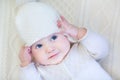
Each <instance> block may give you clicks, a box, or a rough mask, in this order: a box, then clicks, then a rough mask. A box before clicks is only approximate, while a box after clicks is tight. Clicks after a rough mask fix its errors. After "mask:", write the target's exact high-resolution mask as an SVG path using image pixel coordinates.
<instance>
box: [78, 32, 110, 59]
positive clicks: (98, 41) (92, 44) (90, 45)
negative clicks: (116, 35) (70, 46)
mask: <svg viewBox="0 0 120 80" xmlns="http://www.w3.org/2000/svg"><path fill="white" fill-rule="evenodd" d="M80 43H81V44H83V46H85V47H86V48H87V50H88V51H89V52H90V55H91V56H92V57H93V58H94V59H96V60H101V59H102V58H104V57H106V56H107V55H108V52H109V45H108V42H107V40H106V39H105V38H104V37H103V36H101V35H99V34H97V33H95V32H92V31H89V30H87V33H86V35H85V37H84V38H83V39H82V40H81V41H80Z"/></svg>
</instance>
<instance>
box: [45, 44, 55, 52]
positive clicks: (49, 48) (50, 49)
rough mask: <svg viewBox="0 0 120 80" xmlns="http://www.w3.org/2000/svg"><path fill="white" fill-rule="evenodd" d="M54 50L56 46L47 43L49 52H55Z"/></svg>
mask: <svg viewBox="0 0 120 80" xmlns="http://www.w3.org/2000/svg"><path fill="white" fill-rule="evenodd" d="M54 50H55V48H54V47H53V46H52V45H47V47H46V51H47V53H51V52H53V51H54Z"/></svg>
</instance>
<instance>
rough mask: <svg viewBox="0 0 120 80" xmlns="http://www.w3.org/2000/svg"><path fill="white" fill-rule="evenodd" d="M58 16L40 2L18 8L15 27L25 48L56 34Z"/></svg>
mask: <svg viewBox="0 0 120 80" xmlns="http://www.w3.org/2000/svg"><path fill="white" fill-rule="evenodd" d="M59 18H60V16H59V14H58V13H57V12H56V11H55V10H54V9H53V8H52V7H50V6H48V5H46V4H44V3H41V2H30V3H27V4H25V5H23V6H21V7H20V9H19V10H18V12H17V16H16V26H17V28H18V31H19V33H20V36H21V37H22V39H23V40H24V41H25V43H26V45H27V46H31V45H32V44H33V43H35V42H36V41H38V40H40V39H41V38H43V37H46V36H48V35H50V34H52V33H55V32H58V31H59V30H58V27H57V20H58V19H59Z"/></svg>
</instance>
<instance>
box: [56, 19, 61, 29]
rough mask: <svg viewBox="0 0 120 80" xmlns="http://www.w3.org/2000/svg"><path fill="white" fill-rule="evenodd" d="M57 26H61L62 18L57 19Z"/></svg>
mask: <svg viewBox="0 0 120 80" xmlns="http://www.w3.org/2000/svg"><path fill="white" fill-rule="evenodd" d="M57 26H58V28H61V21H60V20H57Z"/></svg>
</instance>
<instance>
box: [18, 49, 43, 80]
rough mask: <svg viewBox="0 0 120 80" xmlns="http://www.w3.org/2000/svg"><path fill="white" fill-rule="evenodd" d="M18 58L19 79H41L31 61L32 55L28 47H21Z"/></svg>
mask: <svg viewBox="0 0 120 80" xmlns="http://www.w3.org/2000/svg"><path fill="white" fill-rule="evenodd" d="M19 58H20V61H21V69H20V80H42V79H41V76H40V74H39V73H38V71H37V69H36V68H35V65H34V63H32V55H31V51H30V48H29V47H22V48H21V50H20V53H19Z"/></svg>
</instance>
